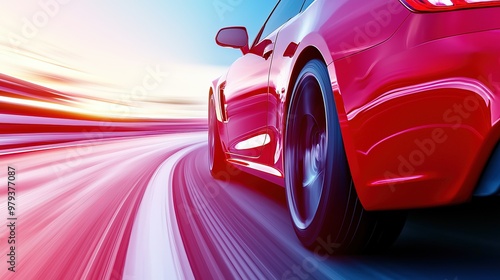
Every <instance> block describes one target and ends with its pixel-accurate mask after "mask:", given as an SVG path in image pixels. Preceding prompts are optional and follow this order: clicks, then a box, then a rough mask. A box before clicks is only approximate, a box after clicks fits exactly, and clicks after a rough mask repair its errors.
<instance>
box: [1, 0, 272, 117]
mask: <svg viewBox="0 0 500 280" xmlns="http://www.w3.org/2000/svg"><path fill="white" fill-rule="evenodd" d="M274 4H275V1H267V0H252V1H249V0H185V1H178V0H146V1H134V0H123V1H110V0H107V1H106V0H104V1H103V0H85V1H83V0H25V1H8V0H0V7H1V9H0V65H1V70H0V73H2V74H6V75H9V76H12V77H15V78H19V79H22V80H25V81H28V82H32V83H35V84H39V85H43V86H46V87H49V88H52V89H55V90H60V91H62V92H64V93H66V94H70V95H71V96H72V97H75V98H77V99H78V100H79V101H80V102H78V104H74V105H75V106H77V107H81V108H83V109H85V110H88V111H90V112H95V113H98V114H101V115H103V114H104V115H106V114H110V115H113V114H115V115H117V116H119V114H118V112H115V111H116V110H111V109H110V108H111V107H110V106H111V105H110V104H114V103H118V104H121V105H123V106H127V107H129V108H128V109H130V110H128V109H127V112H129V114H128V115H127V117H130V116H132V117H147V118H191V117H194V118H198V117H205V116H206V113H205V111H206V96H207V89H208V85H209V83H210V81H211V80H213V79H214V78H216V77H218V76H219V75H221V74H222V73H223V71H224V69H225V68H227V66H229V65H230V63H231V62H232V61H234V60H235V59H237V58H238V57H239V56H240V55H241V53H240V52H239V51H238V50H229V49H223V48H220V47H218V46H217V45H216V44H215V42H214V37H215V34H216V33H217V31H218V29H219V28H221V27H224V26H230V25H242V26H246V27H247V28H248V30H249V33H250V40H251V41H252V40H253V38H254V37H255V35H256V34H257V32H258V30H259V28H260V26H261V25H262V23H263V22H264V21H265V19H266V16H267V15H268V14H269V13H270V11H271V10H272V8H273V6H274ZM145 81H146V84H149V85H150V86H149V87H146V88H145V86H144V83H145Z"/></svg>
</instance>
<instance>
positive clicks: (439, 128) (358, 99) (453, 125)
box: [211, 0, 500, 210]
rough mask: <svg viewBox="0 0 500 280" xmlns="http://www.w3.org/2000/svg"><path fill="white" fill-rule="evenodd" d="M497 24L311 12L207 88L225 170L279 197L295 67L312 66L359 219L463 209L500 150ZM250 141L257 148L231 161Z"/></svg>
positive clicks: (364, 8) (350, 10)
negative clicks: (337, 127)
mask: <svg viewBox="0 0 500 280" xmlns="http://www.w3.org/2000/svg"><path fill="white" fill-rule="evenodd" d="M499 14H500V8H498V7H489V8H477V9H466V10H457V11H451V12H434V13H416V12H412V11H410V10H409V9H407V8H406V7H405V6H404V5H403V4H402V3H401V2H400V1H398V0H373V1H362V0H339V1H327V0H317V1H315V2H313V3H312V4H311V5H310V6H309V7H306V9H304V10H302V11H301V12H300V13H299V14H297V15H296V16H295V17H293V18H292V19H290V20H289V21H287V22H286V23H285V24H284V25H283V26H281V27H280V28H278V29H277V30H275V31H274V32H273V33H271V35H269V36H268V37H266V38H262V39H261V40H259V41H258V42H256V44H255V45H253V46H251V47H250V51H249V53H247V54H245V55H244V56H243V57H241V58H240V59H239V60H238V61H236V62H235V64H233V65H232V66H231V67H230V69H229V70H228V72H227V74H226V75H224V76H222V77H221V78H219V79H217V80H216V81H214V83H213V86H212V89H211V92H213V94H215V96H216V98H215V100H216V107H217V110H218V117H219V122H218V126H219V127H218V128H219V132H220V133H221V139H223V140H222V141H223V146H224V147H225V151H226V153H227V157H228V159H229V160H230V161H231V162H232V163H233V164H236V165H238V166H240V167H241V168H242V169H245V170H246V171H248V172H250V173H253V174H256V175H258V176H260V177H262V178H265V179H267V180H269V181H272V182H274V183H277V184H281V185H284V182H283V155H282V151H283V136H284V128H285V121H286V120H285V119H284V118H285V116H286V115H287V114H286V113H287V105H288V102H289V96H290V93H291V92H290V91H291V90H292V87H293V84H294V79H295V78H296V76H297V74H298V72H299V71H300V69H301V67H302V66H303V65H304V64H305V62H307V61H308V60H310V59H313V58H320V59H322V60H323V61H324V62H325V64H326V65H328V70H329V74H330V79H331V82H332V89H333V93H334V97H335V102H336V104H335V105H336V107H337V112H338V114H339V119H340V122H341V129H342V137H343V140H344V145H345V148H346V153H347V158H348V162H349V166H350V169H351V173H352V176H353V180H354V183H355V187H356V190H357V192H358V195H359V198H360V200H361V202H362V204H363V206H364V207H365V208H366V209H367V210H387V209H405V208H419V207H431V206H438V205H447V204H455V203H461V202H464V201H466V200H468V199H469V198H470V197H471V196H472V193H473V190H474V188H475V186H476V184H477V182H478V180H479V177H480V175H481V172H482V170H483V169H484V167H485V164H486V162H487V161H488V159H489V156H490V154H491V152H492V150H493V148H494V146H495V145H496V144H497V143H498V141H499V139H500V124H499V123H500V102H499V100H498V99H499V98H500V52H498V50H499V49H500V17H498V15H499ZM270 52H271V53H270ZM265 53H266V54H267V55H264V54H265ZM269 53H270V55H269ZM224 114H227V119H224V118H222V117H221V116H223V115H224ZM263 135H264V136H265V137H264V138H263V137H258V136H263ZM256 136H257V138H255V137H256ZM249 139H250V140H251V139H258V140H259V141H260V142H262V140H264V139H265V141H263V142H262V143H261V145H258V144H259V143H260V142H259V143H254V145H250V147H252V148H249V149H244V150H239V149H236V146H237V145H238V144H239V143H242V142H244V143H245V144H248V143H246V142H245V141H247V142H248V140H249ZM238 162H246V163H248V162H251V163H254V164H241V165H239V164H238ZM251 166H254V167H255V166H256V167H259V168H251ZM263 166H265V168H262V167H263Z"/></svg>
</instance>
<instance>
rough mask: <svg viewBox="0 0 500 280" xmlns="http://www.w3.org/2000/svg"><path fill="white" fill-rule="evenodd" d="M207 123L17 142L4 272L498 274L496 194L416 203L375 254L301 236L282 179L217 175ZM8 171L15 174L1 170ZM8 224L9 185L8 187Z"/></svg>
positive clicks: (27, 275)
mask: <svg viewBox="0 0 500 280" xmlns="http://www.w3.org/2000/svg"><path fill="white" fill-rule="evenodd" d="M207 156H208V155H207V146H206V133H205V132H198V133H170V134H164V135H150V136H134V137H123V138H119V139H114V138H112V139H100V140H99V141H85V142H83V143H82V142H75V143H66V144H54V145H52V146H51V145H48V146H45V147H44V148H43V149H30V148H25V152H23V151H22V150H19V149H16V150H15V151H14V152H12V153H8V154H3V155H1V157H0V161H1V163H2V164H1V165H2V167H1V168H4V169H5V170H6V168H7V166H12V167H15V168H16V172H17V173H16V174H17V175H16V176H17V177H16V205H17V207H18V208H16V217H17V221H16V264H15V266H16V272H15V273H12V272H10V271H8V270H7V268H8V266H9V264H8V263H6V261H7V254H8V253H9V248H8V246H7V241H6V237H7V236H8V235H9V230H8V228H7V227H6V226H3V227H1V229H0V236H1V237H2V238H1V240H0V242H2V243H3V244H2V245H1V246H0V256H1V257H0V260H1V261H0V263H3V265H2V266H0V269H1V270H0V279H84V278H85V279H175V278H187V279H190V278H197V279H360V278H363V279H364V278H389V279H401V278H411V279H450V280H451V279H498V278H499V277H500V207H498V205H500V202H499V200H498V199H497V200H480V201H474V203H472V204H468V205H465V206H459V207H453V208H446V209H433V210H425V211H414V212H410V214H409V220H408V223H407V226H406V227H405V229H404V230H403V233H402V235H401V237H400V239H399V240H398V242H397V243H396V244H395V245H394V246H393V247H392V248H391V249H389V250H388V251H387V252H385V253H383V254H379V255H369V256H330V255H329V250H330V248H329V247H328V244H325V247H324V248H322V250H320V251H318V252H317V253H316V254H315V253H312V252H309V251H307V250H305V249H303V248H302V246H301V245H300V244H299V241H298V240H297V239H296V237H295V235H294V232H293V229H292V226H291V222H290V218H289V216H288V213H287V209H286V205H285V200H284V197H285V196H284V190H283V189H282V188H280V187H277V186H275V185H272V184H269V183H267V182H264V181H261V180H259V179H257V178H255V177H251V176H249V175H246V174H244V173H239V172H235V171H234V170H231V171H230V173H238V174H236V175H237V176H235V177H225V176H223V177H221V178H220V179H219V180H214V179H213V178H212V177H211V176H210V174H209V171H208V169H207ZM0 180H2V181H3V182H7V174H6V172H3V173H1V174H0ZM0 209H3V210H1V211H3V212H4V213H3V215H4V217H5V224H7V220H6V218H7V192H6V189H5V188H2V189H0Z"/></svg>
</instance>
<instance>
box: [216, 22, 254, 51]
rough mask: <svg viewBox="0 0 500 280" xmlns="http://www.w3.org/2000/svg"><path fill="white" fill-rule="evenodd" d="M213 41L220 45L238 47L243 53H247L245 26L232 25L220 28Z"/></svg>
mask: <svg viewBox="0 0 500 280" xmlns="http://www.w3.org/2000/svg"><path fill="white" fill-rule="evenodd" d="M215 41H216V42H217V45H219V46H221V47H229V48H234V49H240V50H241V51H242V52H243V54H247V53H248V32H247V29H246V28H245V27H242V26H234V27H226V28H222V29H221V30H219V32H218V33H217V36H216V37H215Z"/></svg>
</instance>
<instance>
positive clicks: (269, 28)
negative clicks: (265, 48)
mask: <svg viewBox="0 0 500 280" xmlns="http://www.w3.org/2000/svg"><path fill="white" fill-rule="evenodd" d="M303 4H304V1H303V0H281V1H280V2H279V3H278V6H276V8H275V9H274V11H273V13H272V14H271V16H270V17H269V18H268V20H267V22H266V24H265V26H264V29H263V30H262V32H261V34H260V36H259V38H257V40H256V42H257V41H260V39H263V38H265V37H267V36H268V35H269V34H271V33H272V32H273V31H274V30H276V29H278V28H279V27H280V26H282V25H283V24H284V23H285V22H287V21H289V20H290V19H291V18H293V17H294V16H296V15H297V14H299V13H300V9H301V8H302V6H303Z"/></svg>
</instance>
